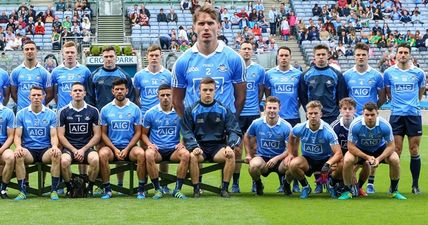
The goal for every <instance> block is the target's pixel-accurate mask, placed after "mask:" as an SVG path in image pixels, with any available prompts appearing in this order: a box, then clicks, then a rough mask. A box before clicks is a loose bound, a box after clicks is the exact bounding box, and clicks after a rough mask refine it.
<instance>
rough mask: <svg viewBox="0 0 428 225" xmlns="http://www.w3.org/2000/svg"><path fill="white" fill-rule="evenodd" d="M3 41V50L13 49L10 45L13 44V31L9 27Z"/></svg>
mask: <svg viewBox="0 0 428 225" xmlns="http://www.w3.org/2000/svg"><path fill="white" fill-rule="evenodd" d="M4 42H5V47H4V50H9V51H11V50H13V49H12V46H13V45H14V44H15V34H14V33H13V31H12V29H10V28H9V29H7V32H6V36H5V39H4Z"/></svg>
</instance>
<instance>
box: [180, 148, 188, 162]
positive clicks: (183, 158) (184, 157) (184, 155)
mask: <svg viewBox="0 0 428 225" xmlns="http://www.w3.org/2000/svg"><path fill="white" fill-rule="evenodd" d="M189 160H190V153H189V151H187V150H183V151H180V161H183V162H189Z"/></svg>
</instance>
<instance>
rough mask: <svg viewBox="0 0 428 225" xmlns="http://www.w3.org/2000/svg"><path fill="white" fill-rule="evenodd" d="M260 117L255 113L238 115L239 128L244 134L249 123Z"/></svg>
mask: <svg viewBox="0 0 428 225" xmlns="http://www.w3.org/2000/svg"><path fill="white" fill-rule="evenodd" d="M258 118H260V116H259V115H255V116H240V117H239V128H241V131H242V133H243V134H245V133H246V132H247V130H248V128H249V127H250V125H251V123H252V122H253V121H254V120H256V119H258Z"/></svg>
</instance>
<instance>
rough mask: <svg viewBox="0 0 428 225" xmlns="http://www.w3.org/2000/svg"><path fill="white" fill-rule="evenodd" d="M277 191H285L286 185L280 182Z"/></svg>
mask: <svg viewBox="0 0 428 225" xmlns="http://www.w3.org/2000/svg"><path fill="white" fill-rule="evenodd" d="M276 193H284V185H283V184H280V185H279V187H278V188H277V189H276Z"/></svg>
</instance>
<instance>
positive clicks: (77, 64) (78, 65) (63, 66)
mask: <svg viewBox="0 0 428 225" xmlns="http://www.w3.org/2000/svg"><path fill="white" fill-rule="evenodd" d="M80 66H81V64H80V63H79V62H77V63H76V65H75V66H74V67H72V68H68V67H66V66H65V65H64V63H61V65H60V67H62V68H64V69H66V70H72V69H74V68H79V67H80Z"/></svg>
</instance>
